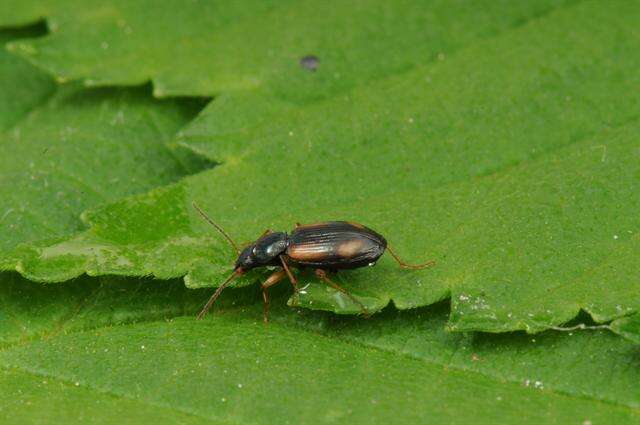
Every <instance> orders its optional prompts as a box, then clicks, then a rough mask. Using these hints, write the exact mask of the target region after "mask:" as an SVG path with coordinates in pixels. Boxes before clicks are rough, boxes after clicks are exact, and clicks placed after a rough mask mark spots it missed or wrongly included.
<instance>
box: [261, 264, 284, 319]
mask: <svg viewBox="0 0 640 425" xmlns="http://www.w3.org/2000/svg"><path fill="white" fill-rule="evenodd" d="M285 277H287V273H286V272H285V271H284V270H278V271H277V272H274V273H273V274H271V276H269V277H268V278H267V280H265V281H264V283H263V284H262V300H263V301H264V304H263V310H262V319H263V320H264V323H265V324H267V323H269V294H268V293H267V289H269V288H270V287H271V286H273V285H275V284H276V283H278V282H280V281H281V280H282V279H284V278H285Z"/></svg>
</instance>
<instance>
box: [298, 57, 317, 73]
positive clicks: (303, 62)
mask: <svg viewBox="0 0 640 425" xmlns="http://www.w3.org/2000/svg"><path fill="white" fill-rule="evenodd" d="M319 65H320V59H319V58H318V57H317V56H314V55H307V56H303V57H302V58H300V66H301V67H303V68H304V69H306V70H309V71H311V72H314V71H315V70H316V69H318V66H319Z"/></svg>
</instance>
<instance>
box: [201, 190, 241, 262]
mask: <svg viewBox="0 0 640 425" xmlns="http://www.w3.org/2000/svg"><path fill="white" fill-rule="evenodd" d="M191 205H193V208H195V209H196V211H198V213H199V214H200V216H201V217H202V218H204V219H205V220H206V221H207V222H208V223H209V224H211V225H212V226H213V227H215V228H216V229H218V232H220V233H222V236H224V237H225V239H226V240H227V241H228V242H229V244H231V246H232V247H233V249H235V250H236V254H240V250H239V249H238V245H236V243H235V242H234V241H233V239H231V236H229V235H228V234H227V232H225V231H224V229H223V228H222V227H220V226H218V225H217V224H216V223H215V222H214V221H213V220H211V218H209V216H208V215H207V214H206V213H205V212H204V211H202V209H201V208H200V207H199V206H198V204H196V201H193V202H192V203H191Z"/></svg>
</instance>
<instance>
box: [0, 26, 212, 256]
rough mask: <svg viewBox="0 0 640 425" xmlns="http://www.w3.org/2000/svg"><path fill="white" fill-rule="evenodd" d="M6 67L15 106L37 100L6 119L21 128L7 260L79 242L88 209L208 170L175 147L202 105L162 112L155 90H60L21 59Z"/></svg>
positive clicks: (3, 193) (0, 209)
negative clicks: (20, 249) (27, 247)
mask: <svg viewBox="0 0 640 425" xmlns="http://www.w3.org/2000/svg"><path fill="white" fill-rule="evenodd" d="M1 34H2V37H5V39H7V38H10V37H12V36H15V34H16V33H15V31H13V32H9V31H4V32H2V33H1ZM5 56H6V54H5V53H3V54H2V56H0V60H4V58H5ZM6 65H7V66H6V77H7V79H6V80H3V82H2V84H3V92H4V93H5V94H6V96H7V97H10V98H12V97H13V96H18V97H19V96H20V93H21V91H28V92H29V93H31V95H30V96H31V97H28V96H27V97H26V98H21V100H20V102H22V103H21V104H20V105H18V104H12V105H7V108H4V107H2V108H1V109H0V113H2V117H3V120H4V122H7V123H11V125H9V126H8V128H7V129H6V131H5V132H4V133H0V140H1V141H2V143H1V144H0V199H1V200H0V234H1V235H2V237H1V238H0V251H5V252H6V251H9V250H11V249H13V248H14V247H16V246H17V245H18V244H19V243H24V242H28V241H32V240H40V239H45V238H60V237H62V236H66V235H70V234H73V233H74V232H77V231H78V230H79V229H81V228H83V227H84V225H83V224H82V223H81V221H80V220H79V217H80V214H81V213H82V212H83V211H84V210H85V209H87V208H89V207H93V206H97V205H101V204H104V203H108V202H112V201H114V200H116V199H119V198H121V197H124V196H126V195H131V194H133V193H139V192H143V191H147V190H149V189H151V188H153V187H155V186H160V185H164V184H167V183H170V182H172V181H175V180H177V179H178V178H180V177H182V176H184V175H186V174H189V173H191V172H195V171H199V170H202V169H203V168H205V167H206V166H207V165H208V162H207V161H203V160H202V159H199V158H196V157H195V156H194V155H192V154H190V153H187V154H185V152H182V151H179V152H173V151H171V150H170V149H168V148H167V146H166V145H165V143H166V142H167V141H168V140H170V138H171V137H172V136H173V135H174V134H175V132H176V131H177V130H178V129H179V128H180V127H182V126H183V125H184V124H185V123H186V122H188V120H190V119H191V118H193V116H194V115H195V113H196V112H197V111H198V110H199V108H200V107H201V106H202V102H201V101H200V100H170V101H162V102H158V101H155V100H152V98H151V96H149V94H148V93H147V92H148V90H147V88H145V87H140V88H131V89H93V90H87V89H84V88H82V87H79V86H78V85H77V84H71V85H66V86H62V87H60V88H57V89H55V88H53V87H52V85H51V84H52V83H51V82H50V81H48V80H46V81H43V80H42V78H43V77H42V75H39V71H37V70H35V69H34V68H33V67H32V66H31V65H28V64H26V63H23V62H21V61H18V60H15V58H12V61H6ZM13 87H18V89H14V88H13ZM3 98H4V96H3ZM14 103H15V102H14Z"/></svg>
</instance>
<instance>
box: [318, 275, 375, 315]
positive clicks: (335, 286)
mask: <svg viewBox="0 0 640 425" xmlns="http://www.w3.org/2000/svg"><path fill="white" fill-rule="evenodd" d="M316 276H318V277H319V278H320V280H322V281H323V282H324V283H326V284H327V285H329V286H331V287H332V288H333V289H335V290H337V291H340V292H342V293H343V294H345V295H346V296H347V297H349V299H350V300H351V301H353V302H354V303H356V304H358V305H359V306H360V308H361V309H362V314H363V316H365V317H367V318H368V317H370V316H371V314H370V313H369V310H367V307H365V306H364V304H362V303H361V302H360V301H359V300H358V299H357V298H356V297H354V296H353V295H351V294H350V293H349V291H347V290H346V289H344V288H343V287H342V286H340V285H338V284H337V283H335V282H334V281H332V280H331V279H329V278H328V277H327V272H326V271H324V270H322V269H316Z"/></svg>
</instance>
